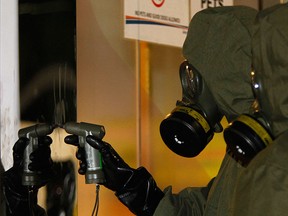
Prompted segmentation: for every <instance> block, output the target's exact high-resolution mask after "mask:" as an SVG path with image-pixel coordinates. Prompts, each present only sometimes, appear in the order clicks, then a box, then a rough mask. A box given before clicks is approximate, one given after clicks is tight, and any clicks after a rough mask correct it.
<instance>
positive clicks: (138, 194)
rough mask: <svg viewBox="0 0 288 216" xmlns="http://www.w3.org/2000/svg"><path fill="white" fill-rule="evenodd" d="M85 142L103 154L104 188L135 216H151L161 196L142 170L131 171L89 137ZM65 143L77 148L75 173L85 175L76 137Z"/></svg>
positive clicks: (115, 156) (106, 147)
mask: <svg viewBox="0 0 288 216" xmlns="http://www.w3.org/2000/svg"><path fill="white" fill-rule="evenodd" d="M86 140H87V142H88V143H89V144H90V145H91V146H92V147H94V148H96V149H98V150H99V151H100V152H101V154H102V164H103V172H104V175H105V179H106V182H105V183H104V184H103V185H104V186H105V187H107V188H109V189H110V190H112V191H115V195H116V196H117V197H118V198H119V200H120V201H121V202H122V203H123V204H124V205H125V206H127V207H128V208H129V210H130V211H131V212H133V213H134V214H136V215H140V216H146V215H147V216H148V215H153V213H154V211H155V209H156V207H157V206H158V203H159V202H160V200H161V199H162V198H163V196H164V193H163V192H162V191H161V190H160V189H159V188H158V187H157V185H156V182H155V180H154V179H153V177H152V176H151V174H150V173H149V172H148V171H147V170H146V169H145V168H144V167H139V168H138V169H133V168H131V167H130V166H129V165H128V164H126V163H125V162H124V160H123V159H122V158H121V157H120V156H119V155H118V154H117V152H116V151H115V150H114V149H113V148H112V146H111V145H110V144H108V143H106V142H103V141H101V140H97V139H96V138H95V137H93V136H88V137H87V139H86ZM65 142H66V143H68V144H73V145H76V146H78V151H77V153H76V157H77V158H78V159H79V160H80V168H79V170H78V172H79V173H80V174H85V171H86V162H85V154H84V150H83V148H81V147H79V145H78V137H77V136H75V135H69V136H67V137H66V138H65Z"/></svg>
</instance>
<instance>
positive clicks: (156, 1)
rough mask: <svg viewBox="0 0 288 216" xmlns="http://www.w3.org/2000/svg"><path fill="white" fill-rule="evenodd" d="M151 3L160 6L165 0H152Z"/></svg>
mask: <svg viewBox="0 0 288 216" xmlns="http://www.w3.org/2000/svg"><path fill="white" fill-rule="evenodd" d="M152 2H153V4H154V5H155V6H156V7H161V6H162V5H163V4H164V2H165V0H152Z"/></svg>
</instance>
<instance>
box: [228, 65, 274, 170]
mask: <svg viewBox="0 0 288 216" xmlns="http://www.w3.org/2000/svg"><path fill="white" fill-rule="evenodd" d="M251 78H252V89H253V93H254V97H255V102H254V103H253V104H252V107H251V112H250V114H242V115H240V116H239V117H237V118H236V119H235V120H234V121H233V122H231V123H230V124H229V126H228V127H227V128H226V129H225V130H224V139H225V142H226V144H227V145H228V148H229V149H230V151H231V153H232V156H233V157H234V158H235V159H236V160H237V161H238V162H240V163H241V164H242V165H243V166H247V165H248V164H249V162H250V161H251V160H252V159H253V157H255V155H256V154H257V153H258V152H260V151H261V150H263V149H264V148H265V147H266V146H268V145H270V144H271V143H272V142H273V137H272V134H271V127H270V123H269V121H268V120H267V119H266V118H265V115H264V114H263V113H262V111H261V110H260V109H259V102H261V103H260V105H261V107H262V108H263V106H265V104H268V103H266V102H265V97H262V98H261V95H263V92H262V90H261V81H260V80H256V77H255V73H254V71H253V70H252V72H251ZM261 92H262V93H261Z"/></svg>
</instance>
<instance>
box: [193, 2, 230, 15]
mask: <svg viewBox="0 0 288 216" xmlns="http://www.w3.org/2000/svg"><path fill="white" fill-rule="evenodd" d="M190 2H191V3H190V5H191V13H190V17H191V18H192V17H193V16H194V15H195V13H197V12H198V11H200V10H204V9H206V8H210V7H221V6H231V5H233V2H234V0H190Z"/></svg>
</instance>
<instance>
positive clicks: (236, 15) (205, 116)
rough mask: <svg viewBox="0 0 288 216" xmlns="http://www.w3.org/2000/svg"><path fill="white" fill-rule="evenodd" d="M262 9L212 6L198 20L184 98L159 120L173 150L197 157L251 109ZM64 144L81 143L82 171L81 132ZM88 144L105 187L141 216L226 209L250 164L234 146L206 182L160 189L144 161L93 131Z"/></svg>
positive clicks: (185, 68)
mask: <svg viewBox="0 0 288 216" xmlns="http://www.w3.org/2000/svg"><path fill="white" fill-rule="evenodd" d="M256 14H257V11H256V10H254V9H252V8H249V7H244V6H233V7H218V8H208V9H205V10H203V11H200V12H198V13H197V14H196V15H195V16H194V17H193V18H192V20H191V22H190V25H189V30H188V35H187V37H186V40H185V43H184V46H183V54H184V57H185V58H186V61H184V62H183V63H182V64H181V66H180V78H181V84H182V89H183V98H182V100H181V101H178V102H177V107H176V108H175V109H174V110H173V111H172V113H171V115H169V116H168V117H167V118H165V120H163V122H162V123H161V126H160V132H161V136H162V138H163V140H164V142H165V144H166V145H167V146H168V147H169V148H170V149H171V150H172V151H174V152H175V153H177V154H179V155H182V156H185V157H190V156H196V155H197V154H199V153H200V152H201V150H203V149H204V147H205V146H206V144H207V143H208V142H209V141H210V140H211V139H212V136H213V132H220V131H221V125H220V120H221V118H222V117H223V115H225V117H226V118H227V120H228V121H229V122H231V121H232V120H234V119H235V118H236V117H237V116H238V115H240V114H241V113H245V112H249V109H250V106H251V103H252V102H253V100H254V97H253V92H252V89H251V79H250V71H251V64H252V62H251V61H252V60H251V58H252V57H251V31H252V24H253V22H254V19H255V16H256ZM187 125H188V126H187ZM191 127H192V128H193V129H192V130H191ZM177 128H180V130H178V129H177ZM173 130H176V132H175V131H173ZM183 131H184V133H186V132H187V133H190V134H183ZM169 134H172V135H173V136H169ZM173 137H174V138H173ZM189 138H190V140H189ZM175 140H176V142H178V143H181V144H182V145H181V146H184V147H185V146H186V148H184V149H183V148H182V147H179V145H178V146H177V144H176V143H175ZM65 142H66V143H68V144H73V145H76V146H78V154H77V158H78V159H79V160H80V169H79V173H80V174H84V173H85V171H86V170H85V169H86V166H85V155H84V154H83V151H82V149H81V147H80V146H79V144H78V137H77V136H76V135H69V136H67V137H65ZM87 142H88V143H89V144H90V145H91V146H92V147H94V148H96V149H98V150H99V151H100V152H101V154H102V163H103V171H104V175H105V178H106V182H105V183H103V185H104V186H105V187H107V188H108V189H110V190H112V191H114V192H115V195H116V196H117V197H118V199H119V200H120V201H121V202H122V203H123V204H124V205H125V206H127V207H128V208H129V210H130V211H131V212H133V213H134V214H136V215H142V216H144V215H145V216H146V215H165V216H169V215H173V216H174V215H185V216H189V215H193V216H196V215H211V216H212V215H213V216H215V215H221V216H223V215H228V210H229V208H230V203H231V202H230V201H231V198H232V197H233V194H234V188H235V182H236V180H237V178H238V176H239V173H240V172H241V171H242V170H243V169H244V168H243V166H242V165H243V164H242V165H241V164H240V163H238V162H237V161H236V160H235V159H234V158H233V154H232V153H231V152H230V150H229V149H228V150H227V154H226V155H225V157H224V160H223V162H222V165H221V168H220V171H219V173H218V175H217V176H216V177H215V178H214V179H212V180H211V181H210V183H209V184H208V186H207V187H199V188H193V187H188V188H185V189H183V190H182V191H181V192H180V193H178V194H173V193H172V187H171V186H170V187H167V188H166V189H165V190H164V191H162V190H161V189H160V188H159V187H158V186H157V184H156V181H155V180H154V179H153V177H152V175H151V174H150V173H149V172H148V171H147V170H146V169H145V168H144V167H139V168H137V169H134V168H131V167H130V166H129V165H128V164H126V163H125V161H124V160H123V159H122V158H121V157H120V156H119V155H118V154H117V152H116V151H115V150H114V149H113V147H112V146H111V145H110V144H108V143H106V142H105V141H102V140H99V139H97V138H95V137H93V136H88V137H87ZM189 147H190V148H191V149H189ZM187 152H188V153H187ZM186 153H187V154H186ZM192 171H193V170H192ZM195 175H197V173H196V172H195Z"/></svg>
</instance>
